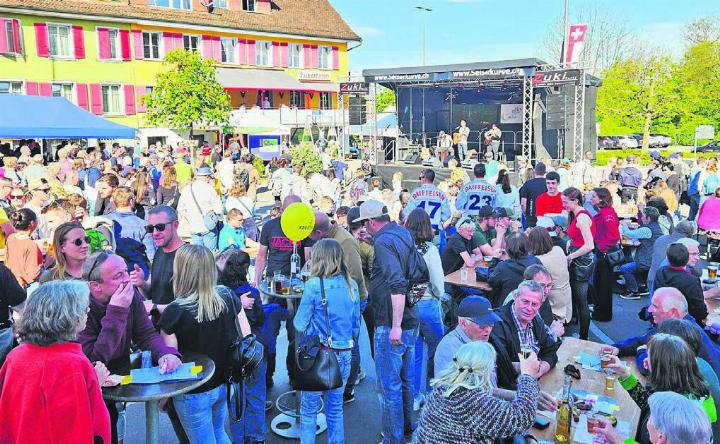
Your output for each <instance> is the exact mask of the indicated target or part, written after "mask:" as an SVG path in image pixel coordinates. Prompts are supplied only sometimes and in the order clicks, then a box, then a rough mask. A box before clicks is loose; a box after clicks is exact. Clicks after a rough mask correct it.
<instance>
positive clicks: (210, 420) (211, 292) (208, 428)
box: [158, 245, 250, 444]
mask: <svg viewBox="0 0 720 444" xmlns="http://www.w3.org/2000/svg"><path fill="white" fill-rule="evenodd" d="M217 277H218V273H217V267H216V265H215V258H214V256H213V254H212V252H211V251H210V250H208V249H207V248H206V247H204V246H202V245H183V246H182V247H180V249H178V251H177V253H176V254H175V262H174V264H173V290H174V292H175V301H173V302H172V303H170V304H169V305H168V306H167V307H165V310H164V311H163V313H162V316H161V317H160V321H159V322H158V326H159V327H160V331H161V335H162V338H163V340H164V341H165V343H166V344H167V345H169V346H171V347H175V348H176V349H177V350H178V351H180V353H183V354H185V353H188V352H191V353H193V352H194V353H202V354H204V355H207V356H209V357H210V359H212V360H213V361H214V362H215V368H216V371H215V374H214V375H213V377H212V378H210V380H209V381H208V382H206V383H205V384H203V385H202V386H200V387H199V388H197V389H195V390H193V391H191V392H188V393H186V394H183V395H179V396H175V397H174V398H173V404H174V406H175V410H176V411H177V413H178V417H179V418H180V422H181V423H182V426H183V429H185V433H186V434H187V436H188V439H189V440H190V442H210V443H223V444H229V443H230V439H229V438H228V436H227V434H226V433H225V417H226V416H227V409H226V406H225V397H226V394H227V390H228V388H227V386H226V385H225V384H224V380H223V377H224V376H225V375H224V372H223V371H222V369H225V368H227V365H228V363H227V355H228V348H229V347H230V344H231V343H232V341H233V340H234V339H235V338H236V337H237V330H236V328H235V313H236V312H238V316H237V319H238V321H239V322H240V327H241V331H242V332H243V333H242V334H243V336H246V335H248V334H250V325H249V324H248V321H247V317H246V316H245V311H244V310H243V308H242V304H241V303H240V302H239V301H238V302H236V301H235V296H233V295H232V293H231V292H230V290H228V289H227V288H226V287H221V286H216V283H217Z"/></svg>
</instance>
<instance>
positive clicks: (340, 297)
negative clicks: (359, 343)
mask: <svg viewBox="0 0 720 444" xmlns="http://www.w3.org/2000/svg"><path fill="white" fill-rule="evenodd" d="M323 281H324V283H325V296H326V297H327V308H328V316H329V318H330V332H331V333H332V344H329V343H328V331H327V325H326V323H325V310H324V308H323V305H322V293H321V292H320V278H318V277H314V278H312V279H310V280H308V281H307V283H306V284H305V290H304V291H303V296H302V299H301V300H300V306H299V307H298V309H297V314H296V315H295V320H294V321H293V324H294V325H295V328H296V329H297V330H298V331H300V332H303V331H304V332H305V334H308V335H318V336H319V338H320V342H322V343H323V344H325V345H327V346H331V348H337V349H345V348H352V347H353V346H354V345H355V341H356V340H357V337H358V334H360V296H359V294H358V286H357V283H356V282H355V281H352V293H351V292H350V291H348V286H347V282H346V281H345V277H343V276H332V277H327V278H323Z"/></svg>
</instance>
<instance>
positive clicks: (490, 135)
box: [485, 123, 502, 159]
mask: <svg viewBox="0 0 720 444" xmlns="http://www.w3.org/2000/svg"><path fill="white" fill-rule="evenodd" d="M501 137H502V130H500V128H498V126H497V123H493V124H492V128H490V129H489V130H487V131H485V145H486V151H485V152H486V153H491V154H492V158H493V159H496V158H497V157H498V152H499V151H500V138H501Z"/></svg>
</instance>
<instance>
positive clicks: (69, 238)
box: [40, 222, 90, 284]
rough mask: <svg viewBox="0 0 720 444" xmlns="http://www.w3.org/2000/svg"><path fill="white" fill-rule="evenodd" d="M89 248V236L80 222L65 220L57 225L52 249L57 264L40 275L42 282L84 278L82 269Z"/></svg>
mask: <svg viewBox="0 0 720 444" xmlns="http://www.w3.org/2000/svg"><path fill="white" fill-rule="evenodd" d="M89 249H90V245H89V244H88V237H87V236H86V235H85V228H83V226H82V224H81V223H80V222H65V223H64V224H62V225H60V226H59V227H57V228H56V229H55V234H53V241H52V249H51V251H50V253H51V254H53V255H54V257H55V266H54V267H53V268H51V269H49V270H47V271H45V273H43V274H42V276H40V283H41V284H43V283H45V282H48V281H52V280H63V281H64V280H70V279H82V269H83V265H84V264H85V261H86V260H87V258H88V250H89Z"/></svg>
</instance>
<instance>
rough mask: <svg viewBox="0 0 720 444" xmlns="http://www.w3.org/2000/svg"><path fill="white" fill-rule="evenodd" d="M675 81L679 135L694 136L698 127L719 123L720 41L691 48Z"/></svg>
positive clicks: (676, 74)
mask: <svg viewBox="0 0 720 444" xmlns="http://www.w3.org/2000/svg"><path fill="white" fill-rule="evenodd" d="M673 80H674V82H675V89H676V90H677V95H678V100H677V103H676V104H675V110H676V113H677V117H676V119H675V121H674V123H675V125H676V126H677V129H678V132H680V133H684V134H692V133H694V131H695V128H696V127H697V126H698V125H703V124H715V125H717V123H718V122H720V42H711V41H703V42H700V43H698V44H696V45H693V46H691V47H690V48H688V49H687V51H686V52H685V56H684V58H683V62H682V64H681V65H680V66H679V67H678V69H677V70H676V71H675V73H674V75H673Z"/></svg>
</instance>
